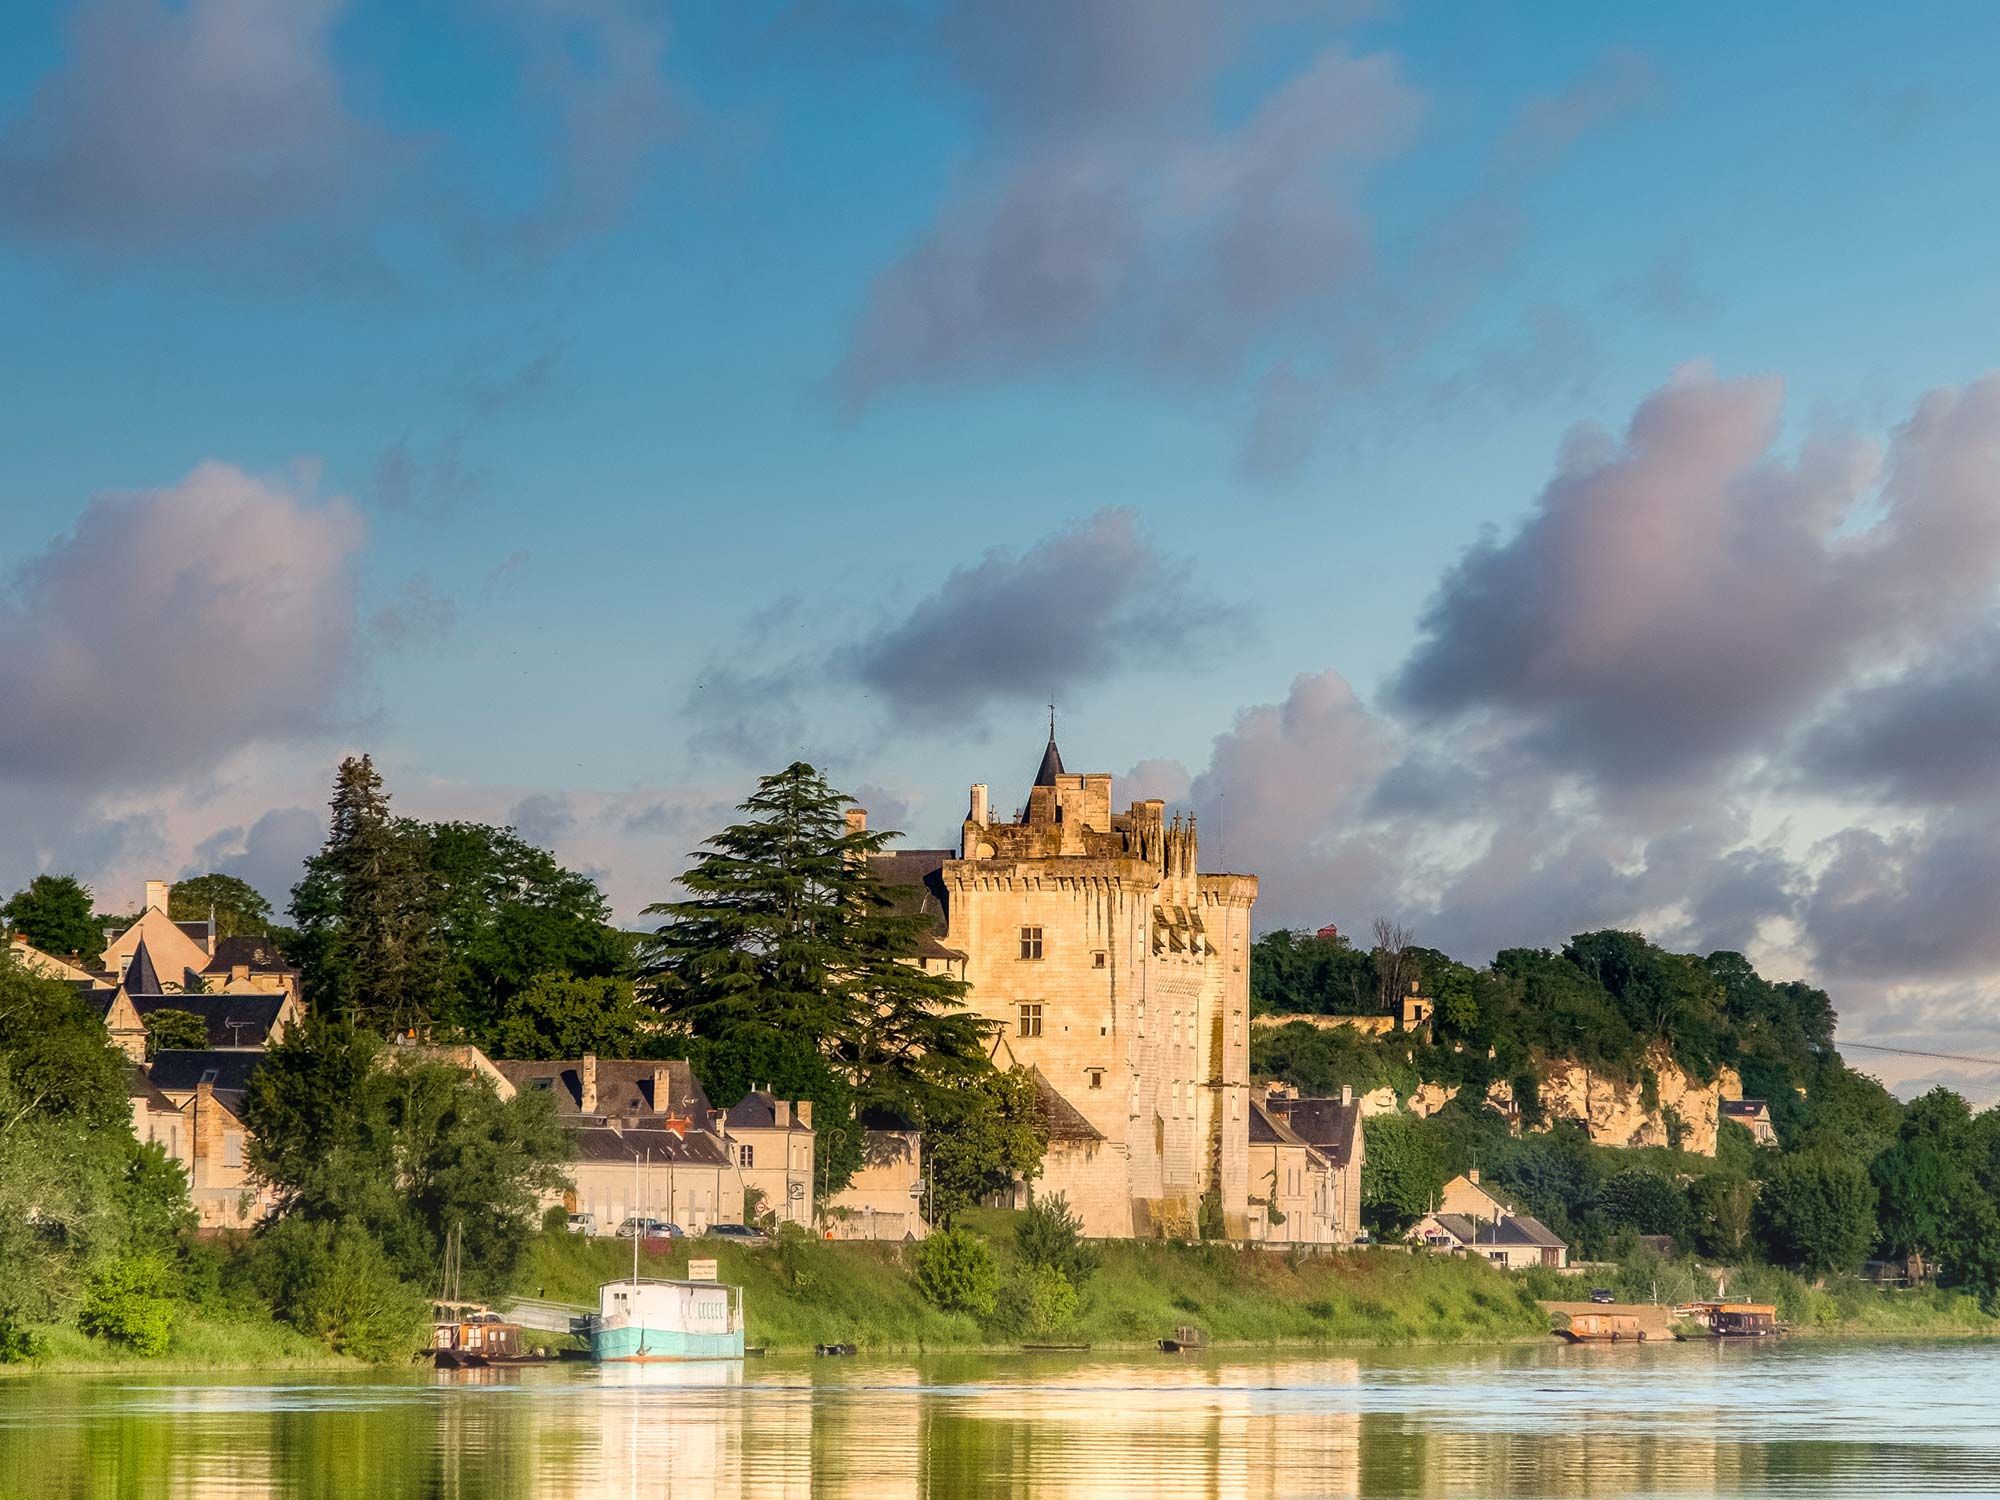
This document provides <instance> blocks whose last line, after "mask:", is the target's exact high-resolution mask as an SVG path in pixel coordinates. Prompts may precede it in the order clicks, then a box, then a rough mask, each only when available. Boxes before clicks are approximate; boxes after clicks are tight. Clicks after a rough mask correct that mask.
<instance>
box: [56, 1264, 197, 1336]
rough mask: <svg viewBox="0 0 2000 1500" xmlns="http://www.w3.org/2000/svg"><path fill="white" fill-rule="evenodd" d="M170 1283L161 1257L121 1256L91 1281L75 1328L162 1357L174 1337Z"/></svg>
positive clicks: (171, 1274)
mask: <svg viewBox="0 0 2000 1500" xmlns="http://www.w3.org/2000/svg"><path fill="white" fill-rule="evenodd" d="M174 1280H175V1278H174V1272H173V1268H172V1267H171V1266H169V1265H168V1264H167V1261H166V1258H165V1257H164V1256H161V1255H159V1254H157V1253H154V1252H151V1251H149V1252H147V1253H145V1254H141V1255H121V1256H119V1257H118V1258H117V1259H116V1260H113V1261H111V1262H109V1263H108V1264H107V1265H105V1266H103V1267H102V1268H101V1269H100V1270H99V1271H98V1272H97V1274H96V1275H95V1276H93V1277H91V1279H90V1288H89V1290H88V1291H87V1292H85V1294H84V1299H83V1307H82V1308H81V1310H80V1311H79V1312H78V1314H77V1320H76V1325H77V1327H79V1328H81V1329H82V1330H83V1331H84V1332H85V1333H87V1334H90V1335H91V1336H93V1337H95V1338H101V1339H106V1340H108V1341H110V1342H111V1343H114V1344H123V1345H125V1346H126V1347H127V1348H129V1349H131V1350H132V1351H134V1352H135V1353H138V1354H164V1353H166V1352H167V1345H168V1343H169V1342H171V1340H172V1339H173V1336H174V1314H175V1307H176V1302H175V1297H174V1292H175V1290H176V1288H175V1285H174Z"/></svg>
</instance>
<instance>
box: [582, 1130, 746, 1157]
mask: <svg viewBox="0 0 2000 1500" xmlns="http://www.w3.org/2000/svg"><path fill="white" fill-rule="evenodd" d="M576 1149H577V1155H578V1157H579V1159H581V1160H583V1161H613V1162H632V1161H651V1162H657V1163H661V1164H665V1165H672V1166H677V1167H679V1166H691V1167H726V1166H728V1165H729V1153H728V1151H727V1149H726V1148H725V1147H724V1146H723V1144H722V1142H721V1141H720V1140H718V1139H716V1137H715V1136H713V1135H711V1134H710V1133H709V1132H708V1131H706V1130H690V1131H689V1132H688V1133H687V1134H686V1135H685V1136H681V1135H676V1134H675V1133H674V1132H673V1131H671V1130H612V1129H610V1128H608V1127H605V1126H593V1127H591V1128H589V1129H585V1130H579V1131H578V1132H577V1133H576Z"/></svg>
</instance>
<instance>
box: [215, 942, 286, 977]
mask: <svg viewBox="0 0 2000 1500" xmlns="http://www.w3.org/2000/svg"><path fill="white" fill-rule="evenodd" d="M238 964H242V965H244V966H246V967H247V968H248V969H249V970H250V972H251V973H252V974H290V973H293V972H295V971H294V969H293V967H292V966H291V965H290V964H288V963H286V962H285V960H284V956H283V955H282V954H281V953H279V952H278V949H277V945H276V944H274V943H273V942H272V941H271V940H270V939H269V938H267V937H250V936H237V937H226V938H224V939H222V940H221V941H220V942H218V943H217V944H216V945H215V957H213V958H211V959H210V960H209V961H208V965H207V967H206V968H204V969H203V970H202V973H204V974H226V973H228V972H229V971H230V970H231V969H233V968H235V967H236V966H237V965H238Z"/></svg>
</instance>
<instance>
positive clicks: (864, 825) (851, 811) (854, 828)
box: [847, 807, 868, 833]
mask: <svg viewBox="0 0 2000 1500" xmlns="http://www.w3.org/2000/svg"><path fill="white" fill-rule="evenodd" d="M847 831H848V832H849V833H866V832H867V831H868V809H867V808H865V807H850V808H848V810H847Z"/></svg>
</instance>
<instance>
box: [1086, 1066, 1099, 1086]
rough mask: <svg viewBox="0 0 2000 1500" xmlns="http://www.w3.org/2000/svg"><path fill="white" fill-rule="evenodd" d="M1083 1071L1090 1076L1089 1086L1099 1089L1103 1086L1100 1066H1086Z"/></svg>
mask: <svg viewBox="0 0 2000 1500" xmlns="http://www.w3.org/2000/svg"><path fill="white" fill-rule="evenodd" d="M1084 1071H1085V1072H1086V1073H1087V1074H1088V1075H1089V1077H1090V1086H1091V1087H1092V1088H1094V1089H1101V1088H1103V1087H1104V1069H1102V1068H1086V1069H1085V1070H1084Z"/></svg>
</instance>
